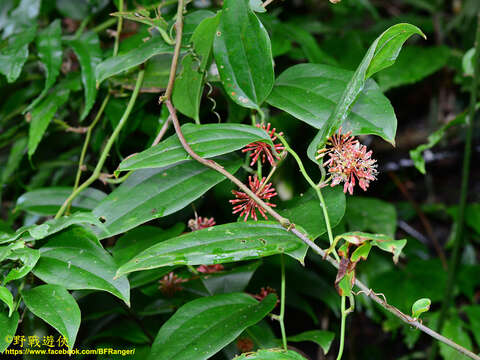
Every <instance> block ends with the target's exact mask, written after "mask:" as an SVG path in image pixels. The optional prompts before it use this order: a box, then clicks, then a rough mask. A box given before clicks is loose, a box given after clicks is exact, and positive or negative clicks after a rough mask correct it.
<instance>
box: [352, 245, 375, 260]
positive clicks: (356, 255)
mask: <svg viewBox="0 0 480 360" xmlns="http://www.w3.org/2000/svg"><path fill="white" fill-rule="evenodd" d="M371 248H372V244H371V243H370V242H366V243H364V244H362V245H360V246H359V247H358V248H356V249H355V251H354V252H353V253H352V256H351V257H350V260H351V261H352V262H357V261H359V260H367V258H368V254H369V253H370V249H371Z"/></svg>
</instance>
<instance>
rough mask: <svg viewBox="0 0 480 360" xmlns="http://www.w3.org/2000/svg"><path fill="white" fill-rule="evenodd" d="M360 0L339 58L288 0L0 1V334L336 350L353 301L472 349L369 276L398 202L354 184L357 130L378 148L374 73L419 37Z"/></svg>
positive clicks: (0, 344)
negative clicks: (365, 29) (351, 50)
mask: <svg viewBox="0 0 480 360" xmlns="http://www.w3.org/2000/svg"><path fill="white" fill-rule="evenodd" d="M305 3H307V2H305ZM366 3H368V6H367V5H365V4H366ZM365 4H363V5H362V6H365V8H366V9H367V10H368V11H369V12H371V14H372V16H374V18H375V19H377V20H378V23H379V25H378V27H375V28H374V30H372V31H373V32H374V35H372V32H371V33H370V34H369V35H368V36H367V35H365V39H362V42H364V43H365V44H366V43H368V47H365V48H363V45H362V46H360V49H361V50H359V52H358V54H357V55H359V56H354V57H352V58H353V59H355V61H354V65H352V64H350V65H351V66H342V62H341V61H339V60H338V59H336V58H335V56H333V55H330V54H329V53H328V51H324V50H322V48H321V47H319V46H318V44H317V41H316V38H315V37H314V36H313V35H312V34H311V32H312V31H313V33H315V31H314V30H312V29H313V28H315V29H317V28H318V29H320V30H318V29H317V30H318V31H319V33H324V34H325V36H326V37H328V36H329V35H328V33H329V31H331V30H328V29H327V28H325V29H323V27H322V26H324V25H322V23H316V22H311V23H308V24H304V25H301V24H300V23H301V21H300V22H299V21H293V20H292V21H290V20H288V11H285V12H283V13H282V9H283V8H288V7H289V6H292V5H291V4H287V2H273V1H271V0H267V1H264V2H262V1H260V0H250V1H247V0H223V1H221V2H220V1H187V0H163V1H147V0H145V1H138V2H136V1H127V0H115V1H109V0H82V1H78V3H77V2H69V1H62V0H57V1H56V2H48V1H43V2H42V1H41V0H20V1H16V0H7V1H4V2H2V3H1V4H0V31H2V38H3V40H2V43H1V45H0V73H1V74H3V75H4V78H2V82H1V83H0V85H1V88H2V90H3V91H4V94H5V96H4V97H5V99H2V100H1V101H0V131H1V134H0V149H2V150H4V149H7V150H8V152H7V155H6V156H5V160H6V161H5V162H4V163H3V165H2V166H3V169H2V172H1V178H0V182H1V185H2V187H1V188H0V191H3V198H4V201H3V203H2V207H4V208H5V210H4V211H2V216H4V217H5V218H6V221H3V220H2V222H1V223H0V279H1V280H2V284H1V286H0V304H1V305H0V352H4V353H5V354H10V352H9V351H13V350H17V351H18V350H24V349H25V348H31V349H33V348H34V347H35V346H36V344H37V342H35V341H34V340H35V338H34V336H37V337H38V336H39V335H38V334H48V335H59V336H61V337H62V339H64V343H58V344H56V345H52V343H51V342H49V343H48V344H50V345H52V346H51V347H53V346H56V347H58V348H62V347H64V348H66V349H68V350H72V349H74V348H75V347H80V348H94V349H95V348H97V349H98V348H105V347H107V348H116V349H133V348H134V349H135V351H134V353H132V354H134V355H132V356H133V357H132V358H135V359H151V360H154V359H158V360H167V359H172V360H173V359H175V360H178V359H189V360H192V359H195V360H196V359H198V360H201V359H210V358H212V359H223V358H227V359H233V358H235V359H238V360H240V359H259V360H260V359H264V360H267V359H309V358H313V357H311V356H313V355H309V351H310V350H309V349H310V348H309V347H308V346H306V347H305V348H303V347H300V345H297V343H302V342H310V343H314V344H316V345H318V348H317V347H316V348H315V349H316V350H317V351H318V356H319V357H318V358H320V356H323V357H322V358H327V357H325V356H329V357H328V359H330V358H332V359H334V358H336V359H341V358H342V357H343V358H345V356H343V354H344V349H345V348H346V341H345V340H346V338H347V339H348V336H349V333H350V332H349V329H351V327H350V326H349V324H348V323H347V320H348V319H347V317H348V315H349V314H351V313H353V312H354V310H355V305H356V304H358V305H359V306H357V308H360V309H361V310H366V313H368V316H369V317H371V318H372V319H371V321H377V322H383V325H384V326H383V328H384V329H386V330H390V331H394V330H397V329H400V330H402V331H407V330H408V334H407V335H405V339H406V340H405V343H408V344H409V346H410V344H411V347H413V346H414V344H415V342H416V341H417V340H418V337H419V336H420V333H421V332H423V333H424V334H426V335H428V336H429V337H428V338H426V339H427V340H426V341H428V339H429V338H430V337H431V338H432V339H434V340H435V341H438V342H440V343H441V349H440V351H441V354H442V356H444V357H445V355H444V354H449V353H448V351H451V353H450V354H455V356H457V355H456V354H463V355H464V356H467V357H469V358H472V359H480V357H479V356H478V355H476V354H475V353H474V352H472V351H471V350H470V349H471V348H472V344H471V342H466V341H462V339H460V340H459V339H458V338H457V337H452V336H444V335H442V334H440V332H442V326H443V325H442V322H444V321H445V320H444V319H443V318H444V317H446V316H447V315H440V316H437V315H436V314H435V315H434V316H431V317H428V315H429V314H430V313H428V312H427V311H428V310H430V305H431V304H432V300H431V299H429V298H426V297H424V295H422V294H415V296H416V297H417V298H420V297H422V298H421V299H419V300H417V301H410V298H408V303H407V304H395V303H391V302H389V299H388V298H387V296H386V295H384V294H383V293H380V291H383V288H379V289H377V288H375V286H374V285H372V286H370V285H367V284H366V283H365V281H367V282H369V283H370V279H372V276H371V275H372V268H375V270H377V267H378V270H379V271H382V270H383V269H387V270H388V271H389V274H393V275H389V276H388V277H387V276H386V275H385V279H387V280H388V279H390V278H392V279H398V277H395V276H402V275H398V274H403V272H402V271H404V268H405V267H408V266H409V262H408V261H409V259H408V257H409V256H410V253H405V254H404V253H402V251H403V250H404V249H408V246H407V239H400V240H396V239H395V226H396V215H395V210H394V209H393V210H392V207H391V206H390V205H389V204H385V203H383V202H380V201H379V200H376V199H373V198H366V197H357V196H356V195H357V194H358V193H360V191H359V190H360V189H361V190H362V192H361V193H364V192H366V191H367V190H369V188H370V187H372V188H374V187H375V186H376V184H378V183H381V182H382V181H383V182H384V181H385V179H384V178H383V177H382V174H381V169H382V168H383V167H382V166H383V165H382V158H381V157H377V156H376V155H375V154H377V153H376V152H375V153H374V152H373V150H369V148H370V147H371V146H370V141H371V139H372V138H373V136H375V137H378V138H380V139H383V140H384V141H385V142H386V143H390V144H392V145H393V144H395V135H396V129H397V118H396V116H395V112H394V110H393V107H392V105H391V103H390V101H389V99H388V98H387V97H386V95H385V94H384V92H383V91H384V90H385V89H386V85H385V84H387V85H388V82H386V83H384V82H382V79H384V78H382V74H389V73H388V71H390V70H389V69H395V67H394V66H392V65H394V64H395V63H396V61H397V59H398V62H399V64H401V56H402V54H403V52H402V48H404V45H405V43H406V42H407V40H408V41H409V42H412V43H420V41H421V38H426V36H425V34H424V33H423V32H422V30H421V29H420V28H419V27H417V26H416V25H413V24H411V23H407V22H402V21H397V22H396V23H394V24H392V23H391V22H390V23H389V24H386V23H385V22H384V23H381V22H380V20H379V16H380V15H379V13H378V12H377V11H376V9H375V8H374V7H373V6H372V5H371V4H370V3H369V2H368V1H366V2H365ZM319 6H320V7H321V8H322V9H324V10H325V11H332V12H333V13H334V14H336V15H334V16H335V17H339V18H342V19H344V18H345V17H346V16H347V15H346V13H342V12H347V11H350V10H351V7H352V6H353V5H352V4H351V2H349V1H347V0H345V1H344V2H340V1H330V2H327V1H325V2H324V3H322V4H321V5H319ZM355 6H357V5H355ZM358 6H359V5H358ZM425 6H426V5H425ZM354 8H355V7H354ZM348 9H350V10H348ZM352 11H353V10H352ZM355 11H356V10H355ZM337 12H338V13H337ZM285 19H287V20H285ZM412 19H414V17H412ZM297 20H298V19H297ZM412 22H413V21H412ZM419 23H421V22H419ZM315 24H316V25H315ZM380 25H382V26H380ZM419 25H420V24H419ZM452 26H453V25H452ZM427 28H428V27H427ZM308 29H310V30H311V31H310V32H309V30H308ZM315 34H316V33H315ZM476 34H477V35H476V36H477V44H478V42H479V39H480V35H479V34H480V30H477V33H476ZM335 36H337V35H334V37H333V39H334V40H335ZM355 36H356V35H355ZM409 39H410V40H409ZM352 46H353V45H352ZM405 46H406V49H404V50H405V51H406V52H408V51H409V50H407V49H408V48H409V46H410V45H405ZM415 46H417V45H415ZM473 51H474V53H473V56H474V58H473V59H474V60H472V64H473V65H471V68H472V69H471V70H472V73H471V77H472V82H473V85H472V84H470V86H471V89H470V90H469V91H470V94H471V104H470V107H469V109H471V113H470V114H469V119H470V120H469V121H470V122H471V123H473V118H474V113H475V105H476V103H477V95H476V89H477V80H478V67H479V65H478V63H479V61H478V60H479V54H478V53H479V52H478V51H477V50H476V49H473ZM332 54H333V53H332ZM409 65H410V64H409ZM352 66H353V67H352ZM411 66H413V67H415V62H414V61H412V64H411ZM345 68H347V69H353V70H354V71H351V70H347V69H345ZM427 75H428V74H425V75H422V76H427ZM383 81H385V80H383ZM392 86H393V85H392ZM385 91H386V90H385ZM472 109H473V110H472ZM277 129H278V130H277ZM280 130H281V131H280ZM470 141H471V140H470ZM362 143H363V144H362ZM364 144H367V145H368V148H367V145H364ZM432 146H433V145H432ZM468 146H471V144H469V145H468ZM294 149H295V150H294ZM372 149H375V146H373V147H372ZM468 151H470V150H468ZM24 154H26V158H25V159H24ZM2 156H3V155H2ZM1 159H2V160H3V158H1ZM377 159H378V160H377ZM415 161H416V163H417V164H418V163H419V162H420V163H422V161H423V158H421V153H420V155H418V154H417V159H415ZM422 164H423V163H422ZM423 165H424V164H423ZM466 176H467V177H468V171H467V175H466ZM13 178H14V179H15V181H12V179H13ZM465 188H466V187H465ZM5 189H8V191H4V190H5ZM0 194H1V193H0ZM354 194H355V195H354ZM464 196H466V195H464ZM5 199H6V200H5ZM372 203H374V204H376V205H365V204H372ZM462 206H463V208H465V200H464V203H463V205H462ZM377 207H378V208H377ZM371 209H373V210H374V212H377V213H376V214H374V215H369V213H368V212H369V211H370V210H371ZM461 211H464V210H461ZM389 214H393V216H392V217H393V220H392V221H393V226H390V225H389V223H388V221H387V220H385V221H384V220H375V219H377V218H378V216H387V217H388V216H389ZM461 214H462V213H460V215H458V216H459V217H461V216H463V215H461ZM371 218H374V220H371ZM362 221H366V222H369V224H367V225H358V223H359V222H362ZM460 221H461V223H460V225H458V224H457V226H460V227H461V226H462V224H463V223H462V221H463V220H460ZM459 236H460V235H459ZM460 237H461V236H460ZM457 242H458V241H457ZM372 249H373V250H372ZM378 250H381V251H378ZM385 253H389V254H387V255H389V256H392V259H389V256H387V257H385V256H384V255H385ZM456 256H458V255H455V256H454V258H455V257H456ZM392 260H393V261H392ZM457 261H458V260H457ZM379 264H380V265H379ZM392 264H393V265H392ZM406 264H407V265H406ZM453 269H455V267H453ZM396 274H397V275H396ZM452 276H453V277H455V276H454V275H452ZM360 279H361V280H360ZM454 280H455V279H454V278H453V279H452V280H450V281H449V284H450V283H451V284H450V285H449V286H453V285H452V284H453V283H454ZM392 281H393V280H392ZM406 281H407V280H406ZM374 283H375V282H374ZM376 283H378V281H377V282H376ZM376 283H375V284H376ZM380 283H381V282H380ZM450 290H452V289H450ZM451 292H452V291H450V293H451ZM472 292H473V290H472ZM425 293H426V295H425V296H430V295H429V294H430V293H429V292H427V291H426V292H425ZM361 295H363V296H361ZM387 295H388V294H387ZM450 296H451V295H450V294H449V295H448V296H447V299H448V297H450ZM438 300H439V299H436V301H438ZM434 301H435V299H434ZM448 301H450V300H446V301H445V303H444V306H443V308H444V309H445V310H444V312H445V314H447V313H448V305H449V304H448ZM406 302H407V301H406ZM375 304H377V305H378V307H376V306H375ZM405 305H407V309H408V308H409V307H411V308H412V316H409V315H407V314H405V313H404V311H405V309H404V308H405ZM443 308H442V309H443ZM426 312H427V313H426ZM423 313H426V314H424V315H423V317H422V319H420V314H423ZM289 314H291V315H289ZM321 314H323V315H321ZM304 319H308V320H304ZM337 319H338V321H337ZM385 319H386V320H385ZM424 319H425V321H424ZM427 319H428V320H427ZM442 319H443V320H442ZM287 320H288V321H287ZM397 320H400V321H403V322H404V323H405V325H404V328H402V327H401V326H400V323H397ZM348 321H349V320H348ZM459 321H460V320H459ZM424 322H425V324H424ZM299 324H300V325H299ZM305 324H310V325H305ZM392 324H395V325H392ZM427 325H428V326H427ZM352 326H354V325H353V321H352ZM389 326H390V327H389ZM434 327H436V328H437V329H438V331H436V330H434V329H433V328H434ZM292 329H295V330H294V331H295V333H294V334H292ZM298 329H302V330H301V331H300V332H299V330H298ZM404 329H407V330H404ZM353 333H354V331H352V334H353ZM412 334H415V335H412ZM46 336H47V335H46ZM352 336H353V335H352ZM450 337H451V338H450ZM22 339H23V341H22ZM48 344H47V342H46V340H45V342H44V346H49V345H48ZM294 344H295V345H294ZM332 344H334V346H332ZM427 344H428V342H427ZM310 345H311V344H310ZM435 346H436V345H434V346H433V347H432V351H431V354H433V355H431V356H435V354H436V353H435V351H436V348H435ZM443 346H445V347H443ZM37 347H39V348H41V347H42V345H41V341H38V346H37ZM411 347H409V348H411ZM423 347H425V346H423ZM445 349H447V350H445ZM350 351H352V353H353V350H351V349H350ZM385 356H387V355H385ZM458 356H460V355H458ZM385 358H386V357H385ZM408 358H409V359H410V358H411V357H408ZM412 358H413V357H412ZM452 358H453V357H452Z"/></svg>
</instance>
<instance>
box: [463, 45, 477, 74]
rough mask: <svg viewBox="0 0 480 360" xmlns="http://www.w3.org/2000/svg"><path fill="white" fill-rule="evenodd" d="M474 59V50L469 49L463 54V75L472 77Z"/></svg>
mask: <svg viewBox="0 0 480 360" xmlns="http://www.w3.org/2000/svg"><path fill="white" fill-rule="evenodd" d="M474 58H475V48H471V49H470V50H468V51H467V52H466V53H465V55H463V57H462V69H463V75H465V76H473V73H474V69H473V68H474V67H473V59H474Z"/></svg>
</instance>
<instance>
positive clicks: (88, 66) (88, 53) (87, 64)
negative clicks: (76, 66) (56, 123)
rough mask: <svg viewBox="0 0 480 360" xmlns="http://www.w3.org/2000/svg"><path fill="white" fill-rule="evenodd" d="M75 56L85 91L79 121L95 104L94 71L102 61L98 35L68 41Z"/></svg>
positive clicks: (88, 33) (86, 35) (87, 34)
mask: <svg viewBox="0 0 480 360" xmlns="http://www.w3.org/2000/svg"><path fill="white" fill-rule="evenodd" d="M68 44H69V45H70V46H71V47H72V49H73V51H75V54H76V55H77V58H78V61H79V63H80V66H81V67H82V83H83V88H84V91H85V106H84V107H83V111H82V115H81V116H80V120H83V119H85V117H86V116H87V115H88V113H89V112H90V110H91V109H92V107H93V104H94V103H95V97H96V96H97V88H96V86H95V85H96V82H95V79H96V78H95V69H96V67H97V65H98V64H100V62H101V61H102V50H101V49H100V40H99V39H98V35H97V34H95V33H93V32H87V33H84V34H83V35H82V36H81V37H80V38H78V39H74V40H70V41H68Z"/></svg>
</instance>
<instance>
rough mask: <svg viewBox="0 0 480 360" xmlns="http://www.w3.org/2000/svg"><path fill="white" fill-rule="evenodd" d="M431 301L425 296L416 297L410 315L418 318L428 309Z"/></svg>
mask: <svg viewBox="0 0 480 360" xmlns="http://www.w3.org/2000/svg"><path fill="white" fill-rule="evenodd" d="M431 304H432V301H431V300H430V299H427V298H423V299H418V300H417V301H415V302H414V303H413V305H412V317H413V318H414V319H418V318H419V317H420V315H421V314H423V313H424V312H427V311H428V310H430V305H431Z"/></svg>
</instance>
